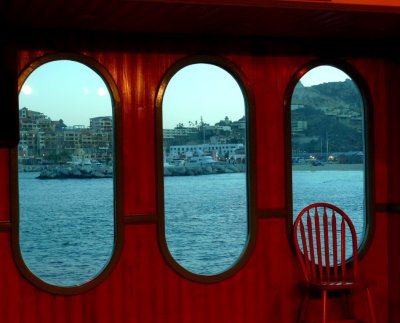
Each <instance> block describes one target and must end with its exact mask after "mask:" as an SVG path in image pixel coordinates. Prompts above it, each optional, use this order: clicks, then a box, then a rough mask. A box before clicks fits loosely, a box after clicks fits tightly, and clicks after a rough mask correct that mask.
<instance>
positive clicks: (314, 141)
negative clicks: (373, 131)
mask: <svg viewBox="0 0 400 323" xmlns="http://www.w3.org/2000/svg"><path fill="white" fill-rule="evenodd" d="M362 104H363V103H362V97H361V95H360V92H359V90H358V88H357V87H356V85H355V84H354V82H353V81H351V80H346V81H344V82H330V83H324V84H320V85H315V86H311V87H305V86H303V85H302V84H301V83H300V82H299V83H298V84H297V86H296V87H295V90H294V93H293V97H292V106H294V105H296V108H293V109H292V112H291V119H292V123H296V122H297V121H303V122H304V121H306V123H307V126H306V127H305V129H303V130H302V131H300V132H299V133H296V134H295V135H293V137H292V145H293V148H295V149H297V150H300V151H307V152H318V151H321V150H322V151H326V150H327V146H328V149H329V151H331V152H334V151H335V152H346V151H362V150H363V136H362V128H363V126H362Z"/></svg>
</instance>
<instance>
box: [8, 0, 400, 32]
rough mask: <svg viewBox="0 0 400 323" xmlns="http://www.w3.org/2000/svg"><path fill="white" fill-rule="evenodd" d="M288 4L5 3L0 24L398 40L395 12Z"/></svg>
mask: <svg viewBox="0 0 400 323" xmlns="http://www.w3.org/2000/svg"><path fill="white" fill-rule="evenodd" d="M293 1H294V0H293ZM293 1H292V2H290V1H289V2H287V1H282V0H281V1H277V0H275V1H274V0H272V1H264V2H265V3H264V4H262V2H261V1H255V0H252V1H250V0H249V1H239V0H236V1H233V0H231V1H229V2H228V1H224V0H221V1H219V2H218V1H206V0H203V1H186V2H182V1H179V0H176V1H167V0H159V1H153V0H148V1H144V0H142V1H140V0H85V1H82V0H68V1H67V0H30V1H29V0H8V1H2V2H0V20H1V26H2V31H3V32H9V31H10V30H13V29H18V30H20V31H22V32H24V33H27V34H28V35H29V32H30V30H32V29H39V30H40V29H46V30H47V29H53V30H60V31H68V30H78V31H79V30H85V31H99V32H101V31H108V32H135V33H174V34H176V33H178V34H188V33H191V34H201V35H211V34H213V35H245V36H268V37H295V38H315V37H323V38H331V37H334V38H368V39H371V38H375V39H389V38H393V37H396V38H397V37H399V36H400V8H394V9H396V10H391V9H390V8H383V9H382V8H378V7H374V8H376V10H373V8H372V7H368V6H364V7H354V6H353V7H351V6H348V7H346V6H343V5H341V6H335V5H332V4H330V3H328V2H327V0H320V1H321V3H317V4H306V5H305V4H302V5H300V4H298V3H297V4H295V3H294V2H293ZM246 4H250V5H246ZM378 9H379V10H378Z"/></svg>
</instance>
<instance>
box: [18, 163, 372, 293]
mask: <svg viewBox="0 0 400 323" xmlns="http://www.w3.org/2000/svg"><path fill="white" fill-rule="evenodd" d="M37 175H38V174H37V173H19V200H20V246H21V253H22V257H23V259H24V261H25V263H26V265H27V266H28V268H29V269H30V270H31V271H32V272H33V273H34V274H35V275H36V276H38V277H39V278H40V279H42V280H43V281H45V282H47V283H49V284H53V285H58V286H74V285H80V284H83V283H85V282H87V281H89V280H90V279H92V278H94V277H96V276H97V275H98V274H99V273H100V272H101V270H102V269H103V268H104V267H105V266H106V265H107V264H108V262H109V260H110V258H111V256H112V253H113V249H114V217H113V214H114V213H113V212H114V211H113V210H114V205H113V196H114V195H113V194H114V193H113V181H112V179H109V178H105V179H63V180H58V179H52V180H39V179H36V176H37ZM363 183H364V180H363V172H362V171H358V170H357V171H314V172H310V171H294V172H293V203H294V212H293V213H294V214H297V213H298V212H299V211H300V210H301V209H302V208H303V207H304V206H306V205H307V204H310V203H314V202H317V201H318V202H328V203H333V204H336V205H338V206H339V207H341V208H342V209H343V210H344V211H345V212H347V213H348V214H349V215H350V216H351V217H352V220H353V221H354V222H355V225H356V228H357V232H358V235H359V239H360V238H361V236H362V234H363V232H364V227H365V219H364V201H363V199H364V194H363V193H364V189H363V187H364V184H363ZM164 186H165V223H166V228H165V232H166V241H167V244H168V248H169V250H170V252H171V255H172V256H173V257H174V259H175V260H176V261H177V262H178V263H179V264H180V265H181V266H183V267H185V268H186V269H187V270H189V271H191V272H194V273H198V274H202V275H214V274H218V273H221V272H223V271H225V270H227V269H228V268H230V267H231V266H232V265H234V263H235V262H236V261H237V260H239V259H240V255H241V254H242V252H243V251H244V250H245V248H246V243H247V239H248V220H247V219H248V214H247V209H248V207H247V202H248V201H247V198H246V197H247V187H246V178H245V174H244V173H233V174H217V175H204V176H184V177H181V176H179V177H165V178H164Z"/></svg>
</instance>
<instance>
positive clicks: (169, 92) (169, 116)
mask: <svg viewBox="0 0 400 323" xmlns="http://www.w3.org/2000/svg"><path fill="white" fill-rule="evenodd" d="M162 113H163V156H164V209H165V234H166V241H167V246H168V249H169V251H170V253H171V255H172V257H173V258H174V259H175V260H176V262H177V263H178V264H179V265H181V266H182V267H184V268H185V269H186V270H188V271H190V272H192V273H195V274H199V275H206V276H211V275H217V274H220V273H222V272H224V271H226V270H228V269H229V268H231V267H232V266H233V265H234V264H235V263H236V262H237V261H238V259H239V257H240V255H241V254H242V252H243V250H244V248H245V245H246V242H247V239H248V227H249V225H248V202H247V201H248V195H247V194H248V193H247V177H248V174H247V168H246V164H247V146H246V132H247V130H246V128H247V117H246V107H245V100H244V96H243V93H242V90H241V88H240V86H239V84H238V83H237V81H236V80H235V79H234V78H233V76H232V75H231V74H230V73H228V72H227V71H226V70H224V69H222V68H220V67H218V66H216V65H212V64H192V65H188V66H186V67H184V68H182V69H181V70H179V71H178V72H177V73H176V74H175V75H174V76H173V77H172V78H171V79H170V81H169V83H168V85H167V88H166V90H165V93H164V97H163V103H162Z"/></svg>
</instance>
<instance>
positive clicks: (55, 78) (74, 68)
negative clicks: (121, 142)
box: [19, 60, 112, 126]
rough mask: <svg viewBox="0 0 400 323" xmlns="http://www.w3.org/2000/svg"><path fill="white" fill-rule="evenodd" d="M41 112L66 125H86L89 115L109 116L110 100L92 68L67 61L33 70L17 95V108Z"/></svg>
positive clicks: (44, 65)
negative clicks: (61, 120) (62, 121)
mask: <svg viewBox="0 0 400 323" xmlns="http://www.w3.org/2000/svg"><path fill="white" fill-rule="evenodd" d="M23 107H26V108H28V109H29V110H33V111H38V112H42V113H44V114H45V115H47V116H48V117H50V118H51V119H52V120H54V121H56V120H60V119H63V120H64V123H65V124H66V125H67V126H74V125H85V126H88V125H89V123H90V121H89V119H90V118H93V117H99V116H111V115H112V102H111V97H110V94H109V92H108V89H107V86H106V84H105V83H104V81H103V79H102V78H101V77H100V76H99V74H97V73H96V72H95V71H93V70H92V69H91V68H89V67H87V66H86V65H83V64H81V63H78V62H75V61H69V60H60V61H53V62H50V63H47V64H43V65H41V66H40V67H38V68H37V69H35V70H34V71H33V72H32V73H31V74H30V75H29V76H28V78H27V79H26V80H25V82H24V84H23V86H22V88H21V91H20V94H19V108H20V109H21V108H23Z"/></svg>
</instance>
